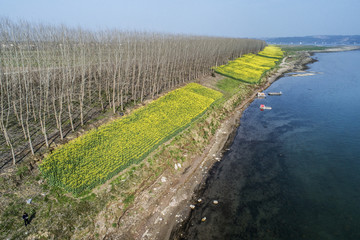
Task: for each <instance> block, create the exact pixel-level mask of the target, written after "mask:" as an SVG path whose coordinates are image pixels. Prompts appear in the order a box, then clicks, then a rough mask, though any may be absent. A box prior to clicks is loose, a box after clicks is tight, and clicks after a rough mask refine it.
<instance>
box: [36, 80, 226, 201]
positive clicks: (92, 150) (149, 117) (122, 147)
mask: <svg viewBox="0 0 360 240" xmlns="http://www.w3.org/2000/svg"><path fill="white" fill-rule="evenodd" d="M221 96H222V94H221V93H220V92H217V91H215V90H212V89H209V88H206V87H203V86H201V85H199V84H196V83H190V84H188V85H186V86H185V87H182V88H180V89H177V90H174V91H171V92H170V93H168V94H166V95H165V96H163V97H160V98H159V99H157V100H155V101H153V102H151V103H150V104H148V105H147V106H145V107H142V108H139V109H137V110H135V111H133V112H132V113H131V114H130V115H129V116H126V117H124V118H121V119H118V120H115V121H113V122H111V123H109V124H106V125H103V126H101V127H99V128H98V129H95V130H92V131H90V132H89V133H87V134H86V135H84V136H82V137H79V138H76V139H74V140H72V141H70V142H69V143H68V144H65V145H63V146H62V147H60V148H58V149H56V150H55V151H54V152H53V153H52V154H51V155H49V156H48V157H47V158H45V159H44V160H43V162H42V164H41V165H40V170H41V172H42V174H43V175H44V176H45V177H46V178H47V179H48V180H49V182H50V183H51V184H53V185H56V186H60V187H62V188H64V189H66V190H67V191H70V192H73V193H75V194H78V193H81V192H82V191H84V190H85V189H91V188H93V187H95V186H97V185H99V184H101V183H103V182H105V181H106V180H108V179H109V178H111V177H112V176H114V175H115V174H117V173H119V172H120V171H121V170H123V169H124V168H126V167H127V166H129V165H130V164H132V163H135V162H138V161H140V160H142V159H144V158H145V157H146V156H147V155H148V154H149V153H150V152H151V151H153V150H154V149H155V148H156V147H157V146H159V145H160V144H161V143H163V142H165V141H167V140H168V139H170V138H171V137H173V136H174V135H176V134H177V133H178V132H179V131H181V130H182V129H184V128H185V127H187V126H188V125H189V124H190V123H191V122H192V121H194V120H195V119H196V118H197V117H198V116H200V115H201V114H202V113H204V112H205V111H206V109H207V108H208V107H209V106H210V105H211V104H212V103H213V102H214V101H216V100H217V99H219V98H220V97H221Z"/></svg>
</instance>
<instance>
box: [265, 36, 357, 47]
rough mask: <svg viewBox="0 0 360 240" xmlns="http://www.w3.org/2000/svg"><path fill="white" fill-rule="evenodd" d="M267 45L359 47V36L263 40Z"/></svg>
mask: <svg viewBox="0 0 360 240" xmlns="http://www.w3.org/2000/svg"><path fill="white" fill-rule="evenodd" d="M263 40H265V41H266V42H267V43H269V44H294V45H299V44H307V45H309V44H311V45H360V35H322V36H305V37H279V38H264V39H263Z"/></svg>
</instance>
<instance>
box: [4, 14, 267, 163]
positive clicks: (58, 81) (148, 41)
mask: <svg viewBox="0 0 360 240" xmlns="http://www.w3.org/2000/svg"><path fill="white" fill-rule="evenodd" d="M0 43H1V45H0V51H1V52H0V62H1V63H0V108H1V110H0V111H1V112H0V130H1V132H2V135H0V144H1V143H6V146H7V147H6V148H4V147H3V149H2V154H1V155H0V158H2V159H5V160H4V161H5V162H12V163H13V164H15V162H16V155H17V148H18V147H19V146H20V145H24V144H26V145H27V146H28V148H29V151H30V152H31V153H32V154H34V147H33V146H34V143H33V142H34V139H37V140H39V137H40V136H42V137H41V141H43V142H44V143H45V145H46V146H47V147H49V144H50V143H49V135H50V133H51V134H53V133H54V131H56V133H58V134H59V136H60V138H61V139H63V138H64V131H65V129H71V130H72V131H74V130H75V128H76V126H77V125H83V124H84V116H85V114H86V113H87V112H89V111H91V110H93V109H99V110H103V111H105V110H106V109H111V110H112V111H113V112H114V113H115V112H116V111H123V110H124V107H125V106H126V104H128V103H131V102H134V103H139V102H142V101H143V100H144V99H146V98H154V97H155V96H157V95H158V94H159V93H161V92H163V91H165V90H168V89H171V88H174V87H176V86H178V85H180V84H183V83H186V82H190V81H193V80H194V79H197V78H200V77H202V76H205V75H209V74H210V73H211V71H212V70H211V67H213V66H217V65H221V64H224V63H226V62H227V61H229V60H230V59H234V58H237V57H240V56H241V55H243V54H247V53H250V52H252V53H257V52H258V51H260V50H262V49H263V48H264V46H265V42H264V41H261V40H253V39H235V38H220V37H203V36H191V35H174V34H162V33H152V32H136V31H118V30H106V31H97V32H92V31H86V30H84V29H81V28H76V29H73V28H68V27H65V26H45V25H40V24H30V23H27V22H12V21H9V20H8V19H1V20H0ZM55 126H56V127H55ZM24 140H26V142H25V143H24ZM21 143H22V144H21ZM3 145H4V144H3ZM5 152H7V153H6V154H5ZM5 155H7V157H5ZM6 159H7V160H6ZM11 160H12V161H11ZM1 166H5V163H1V164H0V167H1Z"/></svg>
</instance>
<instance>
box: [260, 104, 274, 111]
mask: <svg viewBox="0 0 360 240" xmlns="http://www.w3.org/2000/svg"><path fill="white" fill-rule="evenodd" d="M271 109H272V108H271V107H268V106H265V105H264V104H261V105H260V110H261V111H264V110H271Z"/></svg>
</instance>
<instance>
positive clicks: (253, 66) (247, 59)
mask: <svg viewBox="0 0 360 240" xmlns="http://www.w3.org/2000/svg"><path fill="white" fill-rule="evenodd" d="M282 57H283V52H282V51H281V49H280V48H279V47H276V46H267V47H265V49H264V50H263V51H261V52H259V53H258V54H257V55H255V54H246V55H244V56H242V57H241V58H237V59H235V60H234V61H229V62H228V63H227V64H226V65H221V66H219V67H217V68H215V72H217V73H219V74H222V75H224V76H227V77H231V78H234V79H237V80H241V81H244V82H247V83H258V82H259V81H260V79H261V77H262V76H263V75H264V74H265V73H266V72H267V71H268V70H270V69H272V68H273V67H275V66H276V64H277V62H278V61H279V60H280V59H281V58H282Z"/></svg>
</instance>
